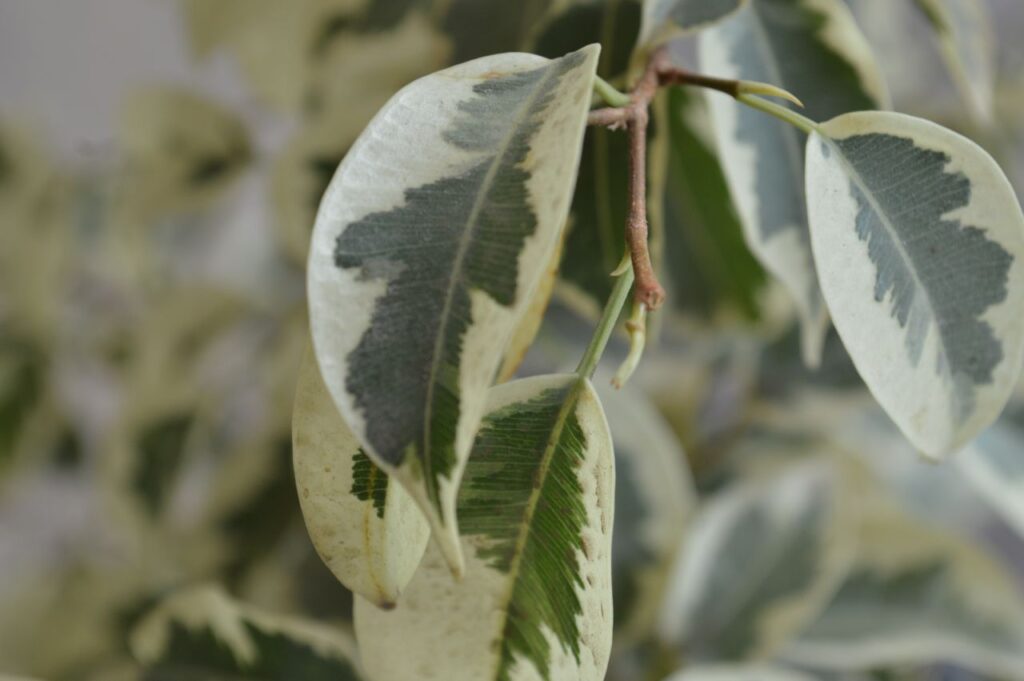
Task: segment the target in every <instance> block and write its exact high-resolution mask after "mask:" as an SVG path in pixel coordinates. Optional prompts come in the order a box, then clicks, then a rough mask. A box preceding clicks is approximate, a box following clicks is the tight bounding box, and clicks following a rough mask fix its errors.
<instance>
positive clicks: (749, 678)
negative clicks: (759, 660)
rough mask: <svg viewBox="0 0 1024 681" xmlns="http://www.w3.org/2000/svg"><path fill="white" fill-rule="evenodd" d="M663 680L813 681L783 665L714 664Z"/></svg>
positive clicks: (809, 677) (812, 678)
mask: <svg viewBox="0 0 1024 681" xmlns="http://www.w3.org/2000/svg"><path fill="white" fill-rule="evenodd" d="M665 681H814V677H811V676H807V675H806V674H802V673H800V672H797V671H793V670H791V669H785V668H783V667H769V666H762V665H724V664H723V665H717V664H716V665H707V666H700V667H693V668H690V669H687V670H685V671H682V672H679V673H677V674H673V675H672V676H669V677H668V678H667V679H665Z"/></svg>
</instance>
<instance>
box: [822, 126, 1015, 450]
mask: <svg viewBox="0 0 1024 681" xmlns="http://www.w3.org/2000/svg"><path fill="white" fill-rule="evenodd" d="M807 168H808V173H807V194H808V211H809V215H810V220H811V235H812V243H813V248H814V256H815V260H816V262H817V268H818V273H819V276H820V278H821V283H822V288H823V291H824V294H825V299H826V300H827V301H828V306H829V310H830V311H831V313H832V316H833V318H834V320H835V324H836V328H837V329H838V331H839V334H840V336H841V337H842V339H843V343H844V344H845V346H846V348H847V350H848V351H849V352H850V355H851V357H852V358H853V361H854V364H855V365H856V366H857V369H858V371H859V372H860V374H861V376H862V377H863V378H864V381H865V383H867V385H868V387H869V388H870V389H871V392H872V393H873V394H874V396H875V398H876V399H877V400H878V401H879V403H880V404H881V405H882V407H883V408H885V410H886V411H887V412H888V414H889V415H890V416H891V417H892V419H893V420H894V421H895V422H896V424H897V425H898V426H899V427H900V429H901V430H902V431H903V432H904V434H905V435H906V436H907V437H908V439H910V441H911V442H913V443H914V445H915V446H917V447H918V448H919V449H920V450H922V451H923V452H925V453H926V454H928V455H931V456H942V455H944V454H947V453H949V452H952V451H955V450H956V449H958V448H959V447H961V446H963V445H964V444H966V443H967V442H968V441H970V440H971V439H972V438H973V437H974V436H975V435H977V434H978V433H979V432H980V431H981V430H982V429H984V428H985V427H986V426H988V425H989V424H991V423H992V422H993V421H994V420H995V418H996V417H997V416H998V414H999V412H1000V411H1001V410H1002V408H1003V406H1004V405H1005V404H1006V402H1007V400H1008V399H1009V396H1010V394H1011V391H1012V390H1013V387H1014V385H1015V384H1016V381H1017V377H1018V374H1019V371H1020V365H1021V357H1022V356H1024V316H1022V315H1021V314H1020V310H1021V308H1022V306H1024V263H1022V259H1024V215H1022V213H1021V209H1020V206H1019V204H1018V203H1017V199H1016V196H1015V195H1014V193H1013V189H1012V188H1011V187H1010V184H1009V182H1008V181H1007V180H1006V178H1005V176H1004V175H1003V173H1002V171H1001V170H1000V169H999V167H998V166H997V165H996V163H995V162H994V161H993V160H992V158H991V157H990V156H989V155H988V154H987V153H985V152H984V151H983V150H982V149H981V148H980V147H978V146H977V145H976V144H974V143H973V142H971V141H969V140H967V139H966V138H964V137H961V136H959V135H957V134H955V133H953V132H951V131H949V130H946V129H944V128H941V127H940V126H937V125H935V124H933V123H929V122H927V121H923V120H920V119H916V118H912V117H909V116H904V115H900V114H890V113H870V112H868V113H855V114H848V115H845V116H840V117H839V118H836V119H834V120H832V121H829V122H828V123H825V124H824V125H822V126H821V127H820V133H817V134H815V135H813V136H812V137H811V139H810V141H809V143H808V145H807Z"/></svg>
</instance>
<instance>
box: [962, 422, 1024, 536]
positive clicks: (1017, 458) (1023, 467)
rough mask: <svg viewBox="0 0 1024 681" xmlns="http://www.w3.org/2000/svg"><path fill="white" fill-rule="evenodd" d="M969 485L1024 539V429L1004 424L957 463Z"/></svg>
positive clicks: (967, 451) (991, 431) (977, 440)
mask: <svg viewBox="0 0 1024 681" xmlns="http://www.w3.org/2000/svg"><path fill="white" fill-rule="evenodd" d="M954 461H955V462H956V464H957V467H958V468H959V469H960V471H961V472H962V473H963V474H964V476H965V477H966V478H967V480H968V481H970V482H971V484H972V485H973V486H974V487H975V488H976V489H977V490H978V491H979V492H980V493H981V494H982V495H983V496H984V497H985V499H986V501H987V502H988V503H989V504H990V505H991V506H992V507H993V508H994V509H995V510H996V511H997V512H998V513H999V514H1000V515H1001V516H1002V518H1003V519H1004V520H1005V521H1006V523H1007V524H1008V525H1010V526H1011V527H1012V528H1014V529H1015V530H1016V531H1017V532H1018V533H1019V534H1020V535H1021V536H1022V537H1024V429H1021V428H1019V427H1017V426H1016V425H1014V424H1012V423H1010V422H1003V421H1000V422H998V423H996V424H995V425H994V426H992V427H991V428H989V429H988V430H987V431H985V432H984V433H982V434H981V435H980V436H978V438H977V439H976V440H975V441H974V442H972V443H971V445H970V446H969V447H967V448H966V449H965V450H964V451H962V452H960V454H958V455H957V456H956V458H955V459H954Z"/></svg>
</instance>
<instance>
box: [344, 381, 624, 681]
mask: <svg viewBox="0 0 1024 681" xmlns="http://www.w3.org/2000/svg"><path fill="white" fill-rule="evenodd" d="M488 407H489V414H488V417H487V419H486V420H485V423H484V426H483V427H482V428H481V430H480V434H479V436H478V438H477V441H476V445H475V447H474V452H473V456H472V457H471V458H470V462H469V464H468V465H467V469H466V476H465V483H464V485H463V489H462V492H461V493H460V500H459V512H460V518H461V520H462V527H463V532H464V533H463V536H462V541H463V548H464V550H465V552H466V555H467V569H466V573H465V575H464V578H463V580H462V581H461V582H460V583H459V584H457V585H453V584H452V583H451V581H450V578H449V577H448V575H447V574H445V571H444V569H443V566H442V564H441V560H440V557H439V556H438V555H437V552H436V551H428V554H427V557H426V558H425V559H424V564H423V566H421V568H420V571H419V572H418V573H417V575H416V577H415V578H414V579H413V582H412V584H411V585H410V587H409V590H408V591H407V593H406V595H405V597H403V599H402V601H401V602H399V604H398V607H397V608H396V609H395V610H393V611H390V612H383V611H379V610H376V609H373V608H370V607H367V606H366V605H365V604H364V603H362V602H357V604H356V630H357V635H358V637H359V641H360V645H361V646H362V650H363V654H364V661H365V663H366V664H367V669H368V670H369V673H370V675H371V676H372V677H376V678H382V679H383V678H387V679H391V680H393V681H406V680H408V681H412V680H413V679H418V680H422V681H431V680H435V679H436V680H437V681H440V680H441V679H445V680H451V681H470V680H471V679H472V681H481V680H482V679H486V680H489V681H499V680H500V681H509V680H512V679H524V678H538V677H539V678H543V679H557V678H563V677H568V678H578V679H581V680H584V679H585V680H588V681H599V680H600V679H601V678H603V674H604V670H605V666H606V665H607V661H608V654H609V649H610V647H611V584H610V582H611V575H610V553H611V547H610V543H611V514H612V507H613V506H614V493H613V489H612V488H613V485H614V481H613V477H614V472H613V463H612V459H611V456H612V452H611V449H612V447H611V440H610V435H609V433H608V426H607V423H606V422H605V420H604V414H603V411H602V409H601V407H600V402H599V401H598V398H597V396H596V394H595V393H594V391H593V387H592V386H590V384H589V382H587V381H581V380H580V379H578V377H576V376H564V375H556V376H539V377H534V378H530V379H524V380H520V381H514V382H512V383H506V384H503V385H500V386H498V387H496V388H494V389H492V391H491V393H490V396H489V400H488ZM442 617H443V618H444V619H445V621H446V622H448V623H449V626H447V627H445V628H443V629H442V628H439V627H436V626H430V623H431V622H437V621H438V619H439V618H442ZM397 646H401V647H402V651H403V654H402V655H400V656H398V655H394V654H393V652H394V650H395V649H396V647H397Z"/></svg>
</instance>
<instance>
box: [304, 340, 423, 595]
mask: <svg viewBox="0 0 1024 681" xmlns="http://www.w3.org/2000/svg"><path fill="white" fill-rule="evenodd" d="M359 451H360V447H359V442H358V441H357V440H356V437H355V435H353V434H352V431H351V430H350V429H349V427H348V425H347V424H346V423H345V421H344V419H342V418H341V415H340V414H339V413H338V410H337V409H336V408H335V406H334V401H333V400H331V396H330V395H329V394H328V393H327V388H326V386H324V383H323V379H322V378H321V377H320V370H319V369H318V368H317V364H316V360H315V358H314V357H313V355H312V350H310V351H309V352H307V353H306V357H305V359H304V360H303V363H302V369H301V370H300V372H299V384H298V388H297V390H296V394H295V408H294V416H293V420H292V457H293V459H292V460H293V465H294V469H295V484H296V487H297V488H298V494H299V504H300V506H301V507H302V515H303V518H304V520H305V521H306V528H307V530H308V531H309V537H310V539H311V540H312V542H313V546H314V547H315V548H316V551H317V553H318V554H319V555H320V558H321V559H322V560H323V561H324V563H325V564H326V565H327V567H328V568H329V569H330V570H331V572H332V573H333V574H334V576H335V577H337V578H338V580H339V581H340V582H341V583H342V584H344V585H345V586H346V587H347V588H348V589H349V590H351V591H353V592H354V593H357V594H359V595H360V596H362V597H363V598H366V599H367V600H369V601H370V602H372V603H374V604H375V605H377V606H378V607H381V608H390V607H394V604H395V602H397V600H398V597H399V595H400V594H401V592H402V589H403V588H405V586H406V585H407V584H408V583H409V580H410V579H412V575H413V573H414V572H415V571H416V567H417V566H418V565H419V562H420V559H421V558H422V557H423V552H424V550H425V549H426V547H427V543H428V541H429V540H430V526H429V525H428V524H427V521H426V518H424V517H423V514H422V513H421V512H420V510H419V507H418V506H417V505H416V503H415V502H414V501H413V500H412V497H410V496H409V494H408V492H406V491H405V489H404V488H403V487H402V486H401V485H397V484H394V483H391V484H387V487H386V492H385V501H384V507H383V510H382V511H381V513H382V514H383V517H380V515H379V513H378V508H377V507H376V505H375V502H374V500H373V499H372V498H367V499H360V498H358V497H357V496H356V494H355V493H354V490H353V477H354V473H353V468H354V465H355V461H354V459H355V456H356V454H357V453H358V452H359ZM369 465H370V466H374V464H369ZM374 471H375V474H377V475H380V476H384V475H385V473H384V472H383V471H380V470H379V469H377V468H376V467H375V466H374Z"/></svg>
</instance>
